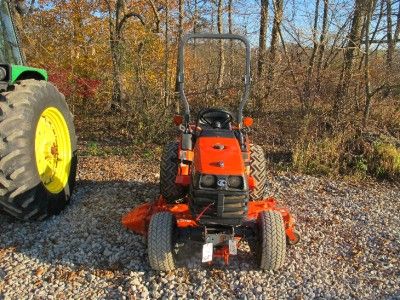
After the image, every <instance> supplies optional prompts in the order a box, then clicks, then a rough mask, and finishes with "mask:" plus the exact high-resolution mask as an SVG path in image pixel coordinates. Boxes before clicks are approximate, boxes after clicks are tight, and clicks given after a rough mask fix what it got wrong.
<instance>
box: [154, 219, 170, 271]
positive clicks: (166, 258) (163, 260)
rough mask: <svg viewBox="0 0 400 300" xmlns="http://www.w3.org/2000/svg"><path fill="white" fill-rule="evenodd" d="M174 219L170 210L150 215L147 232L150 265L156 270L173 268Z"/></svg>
mask: <svg viewBox="0 0 400 300" xmlns="http://www.w3.org/2000/svg"><path fill="white" fill-rule="evenodd" d="M175 229H176V220H175V217H174V215H173V214H171V213H170V212H159V213H156V214H154V215H153V216H152V218H151V220H150V225H149V232H148V253H149V262H150V266H151V267H152V268H153V269H154V270H158V271H172V270H174V269H175V260H174V253H173V250H174V245H175V243H174V233H175Z"/></svg>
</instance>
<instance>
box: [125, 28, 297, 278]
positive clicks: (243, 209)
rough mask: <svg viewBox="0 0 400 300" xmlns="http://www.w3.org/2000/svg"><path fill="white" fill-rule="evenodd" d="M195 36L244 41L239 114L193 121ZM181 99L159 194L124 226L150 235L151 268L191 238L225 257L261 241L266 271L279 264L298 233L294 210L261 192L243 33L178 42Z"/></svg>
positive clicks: (213, 111) (167, 263)
mask: <svg viewBox="0 0 400 300" xmlns="http://www.w3.org/2000/svg"><path fill="white" fill-rule="evenodd" d="M190 39H234V40H239V41H241V42H243V43H244V44H245V49H246V50H245V51H246V63H245V77H244V92H243V96H242V99H241V101H240V104H239V109H238V111H237V113H235V114H233V113H231V112H229V111H227V110H224V109H219V108H206V109H203V110H201V111H200V112H199V114H198V115H197V117H196V118H195V119H194V120H192V119H191V116H190V109H189V103H188V101H187V99H186V96H185V92H184V45H185V44H186V43H187V42H188V40H190ZM179 67H180V72H179V87H180V98H181V100H182V102H183V105H184V108H185V112H184V115H183V116H176V117H175V118H174V121H175V123H176V124H177V125H178V126H179V128H180V131H181V134H180V136H179V138H178V141H177V142H172V143H170V144H168V145H167V146H166V147H165V149H164V152H163V155H162V159H161V170H160V191H161V195H160V196H159V198H158V199H156V200H155V201H153V202H151V203H144V204H142V205H140V206H138V207H136V208H135V209H133V210H132V211H131V212H129V213H128V214H126V215H125V216H123V219H122V223H123V224H124V226H126V227H127V228H129V229H131V230H133V231H135V232H137V233H139V234H143V235H145V236H147V241H148V256H149V261H150V265H151V267H152V268H153V269H156V270H162V271H170V270H173V269H174V268H175V267H176V264H175V259H174V255H175V250H176V249H175V247H176V245H177V243H178V242H182V241H185V240H187V239H190V240H191V241H198V242H200V243H202V244H203V252H202V261H203V262H210V261H212V260H213V259H214V258H215V257H219V258H223V259H224V260H225V262H226V263H228V261H229V256H230V255H235V254H236V253H237V248H238V244H239V243H240V242H241V241H242V240H245V239H247V240H253V241H256V243H253V244H256V245H258V246H257V252H258V264H259V266H260V268H262V269H266V270H276V269H278V268H280V267H281V266H282V265H283V263H284V259H285V251H286V244H287V243H291V244H294V243H296V242H297V241H298V240H299V235H298V234H297V233H296V232H295V230H294V219H293V217H292V216H291V215H290V213H289V212H288V211H287V210H286V209H283V208H279V207H277V205H276V201H275V199H273V198H267V199H263V195H264V188H265V183H266V165H265V164H266V162H265V157H264V153H263V150H262V148H261V147H260V146H257V145H255V144H252V143H251V142H250V139H249V136H248V135H247V127H249V126H251V125H252V119H251V118H243V115H242V112H243V107H244V105H245V103H246V101H247V99H248V97H249V89H250V46H249V42H248V40H247V39H246V38H244V37H242V36H238V35H231V34H223V35H215V34H192V35H186V36H184V37H183V39H182V42H181V44H180V47H179Z"/></svg>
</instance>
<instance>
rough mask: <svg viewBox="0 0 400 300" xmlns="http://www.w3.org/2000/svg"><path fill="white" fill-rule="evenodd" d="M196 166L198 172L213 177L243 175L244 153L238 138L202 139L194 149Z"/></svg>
mask: <svg viewBox="0 0 400 300" xmlns="http://www.w3.org/2000/svg"><path fill="white" fill-rule="evenodd" d="M194 166H195V169H196V171H197V172H200V173H202V174H212V175H243V174H244V173H245V169H244V163H243V157H242V152H241V150H240V145H239V142H238V140H237V139H236V138H234V137H232V138H230V137H229V138H224V137H202V136H200V137H199V138H198V140H197V142H196V146H195V149H194Z"/></svg>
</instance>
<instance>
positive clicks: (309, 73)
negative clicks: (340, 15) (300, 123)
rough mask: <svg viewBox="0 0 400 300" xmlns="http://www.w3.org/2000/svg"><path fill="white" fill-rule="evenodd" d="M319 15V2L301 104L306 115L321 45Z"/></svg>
mask: <svg viewBox="0 0 400 300" xmlns="http://www.w3.org/2000/svg"><path fill="white" fill-rule="evenodd" d="M318 14H319V0H316V1H315V12H314V26H313V33H312V39H313V50H312V52H311V56H310V59H309V61H308V66H307V77H306V80H305V82H304V87H303V93H302V99H301V103H302V106H303V110H304V112H305V113H308V112H309V110H310V103H311V85H312V82H313V73H314V65H315V58H316V55H317V51H318V48H319V44H318V41H317V31H318Z"/></svg>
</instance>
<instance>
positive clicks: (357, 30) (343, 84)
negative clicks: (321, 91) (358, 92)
mask: <svg viewBox="0 0 400 300" xmlns="http://www.w3.org/2000/svg"><path fill="white" fill-rule="evenodd" d="M365 2H366V1H365V0H356V2H355V8H354V13H353V18H352V23H351V28H350V33H349V35H348V41H347V46H346V49H345V51H344V61H343V67H342V72H341V74H340V79H339V84H338V86H337V89H336V99H335V102H334V105H333V113H334V116H335V118H336V120H339V118H340V117H341V112H342V111H343V105H344V100H345V99H346V98H347V96H348V89H349V85H350V81H351V78H352V70H353V64H354V59H355V56H356V53H357V51H358V50H359V48H360V42H361V29H362V25H363V22H362V21H363V19H364V16H365V11H366V10H365V5H366V4H365Z"/></svg>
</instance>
